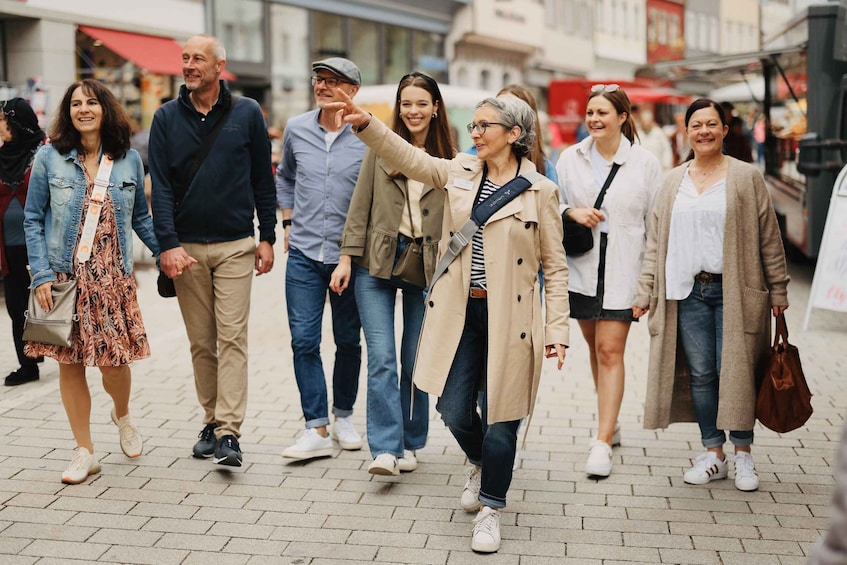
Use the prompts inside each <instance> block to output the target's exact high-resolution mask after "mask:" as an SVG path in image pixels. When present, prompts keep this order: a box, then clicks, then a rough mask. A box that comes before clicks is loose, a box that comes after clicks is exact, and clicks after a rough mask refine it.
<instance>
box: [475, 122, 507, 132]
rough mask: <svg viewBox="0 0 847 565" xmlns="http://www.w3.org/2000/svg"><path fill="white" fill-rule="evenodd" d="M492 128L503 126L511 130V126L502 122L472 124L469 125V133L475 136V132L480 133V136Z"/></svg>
mask: <svg viewBox="0 0 847 565" xmlns="http://www.w3.org/2000/svg"><path fill="white" fill-rule="evenodd" d="M490 126H503V127H504V128H506V129H509V126H508V125H506V124H504V123H502V122H486V121H484V120H483V121H481V122H471V123H469V124H468V126H467V127H468V133H469V134H471V135H473V132H475V131H478V132H479V134H480V135H484V134H485V130H487V129H488V128H489V127H490Z"/></svg>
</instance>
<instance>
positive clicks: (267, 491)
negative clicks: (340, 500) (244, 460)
mask: <svg viewBox="0 0 847 565" xmlns="http://www.w3.org/2000/svg"><path fill="white" fill-rule="evenodd" d="M207 484H208V483H207ZM209 486H216V487H223V485H209ZM308 492H310V490H309V489H301V488H291V487H290V485H286V487H285V488H280V487H278V486H273V487H268V486H260V485H244V484H238V485H233V484H230V485H228V486H226V487H225V488H221V490H220V491H216V492H208V493H206V494H225V495H226V496H233V497H247V498H280V499H284V500H300V499H301V498H303V496H305V495H306V493H308ZM321 492H325V491H321Z"/></svg>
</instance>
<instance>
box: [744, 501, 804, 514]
mask: <svg viewBox="0 0 847 565" xmlns="http://www.w3.org/2000/svg"><path fill="white" fill-rule="evenodd" d="M750 509H751V510H752V511H753V512H754V513H755V514H771V515H773V516H812V513H811V512H809V507H808V506H806V505H804V504H777V503H775V502H771V503H768V502H751V503H750Z"/></svg>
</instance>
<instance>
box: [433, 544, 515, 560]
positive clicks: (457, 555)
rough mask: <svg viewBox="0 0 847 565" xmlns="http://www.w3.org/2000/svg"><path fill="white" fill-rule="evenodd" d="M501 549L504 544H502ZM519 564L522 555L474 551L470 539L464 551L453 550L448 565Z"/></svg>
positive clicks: (448, 558)
mask: <svg viewBox="0 0 847 565" xmlns="http://www.w3.org/2000/svg"><path fill="white" fill-rule="evenodd" d="M500 548H501V550H502V548H503V546H502V545H501V546H500ZM477 564H485V565H519V564H520V556H518V555H512V554H508V553H473V552H472V551H471V550H470V541H468V542H467V549H466V550H465V551H464V552H461V551H451V552H450V554H449V556H448V557H447V565H477Z"/></svg>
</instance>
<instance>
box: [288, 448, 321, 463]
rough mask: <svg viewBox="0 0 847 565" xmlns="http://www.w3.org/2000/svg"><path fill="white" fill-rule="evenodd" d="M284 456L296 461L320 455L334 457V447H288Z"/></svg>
mask: <svg viewBox="0 0 847 565" xmlns="http://www.w3.org/2000/svg"><path fill="white" fill-rule="evenodd" d="M282 456H283V457H285V458H286V459H293V460H295V461H307V460H309V459H317V458H318V457H332V448H331V447H327V448H325V449H313V450H311V451H289V450H287V449H286V450H285V451H283V452H282Z"/></svg>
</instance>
